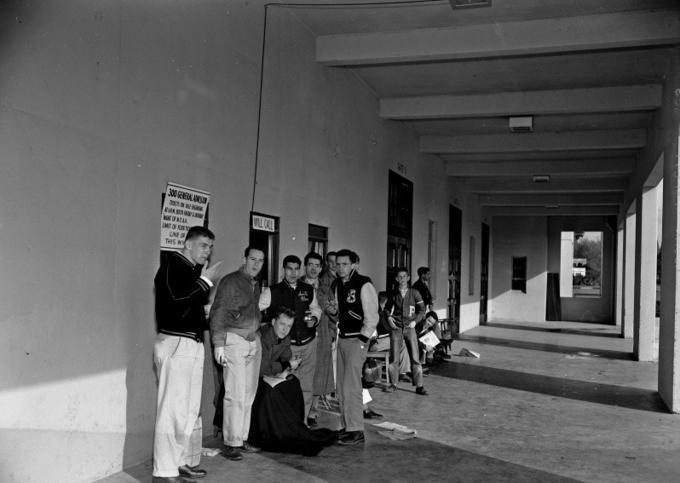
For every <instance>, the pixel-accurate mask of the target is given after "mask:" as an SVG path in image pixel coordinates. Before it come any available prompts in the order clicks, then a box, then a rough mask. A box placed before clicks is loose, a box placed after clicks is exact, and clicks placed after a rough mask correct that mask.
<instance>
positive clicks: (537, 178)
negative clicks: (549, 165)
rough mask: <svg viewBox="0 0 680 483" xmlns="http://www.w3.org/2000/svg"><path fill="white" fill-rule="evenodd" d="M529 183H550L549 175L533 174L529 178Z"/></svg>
mask: <svg viewBox="0 0 680 483" xmlns="http://www.w3.org/2000/svg"><path fill="white" fill-rule="evenodd" d="M531 181H533V182H534V183H550V175H548V174H535V175H533V176H532V177H531Z"/></svg>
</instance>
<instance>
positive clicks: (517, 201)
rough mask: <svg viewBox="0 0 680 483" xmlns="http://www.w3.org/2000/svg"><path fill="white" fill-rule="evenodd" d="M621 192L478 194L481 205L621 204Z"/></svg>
mask: <svg viewBox="0 0 680 483" xmlns="http://www.w3.org/2000/svg"><path fill="white" fill-rule="evenodd" d="M622 202H623V194H622V193H559V194H552V193H522V194H493V195H479V204H480V205H482V206H540V207H545V206H550V205H556V206H583V205H590V206H601V205H621V203H622Z"/></svg>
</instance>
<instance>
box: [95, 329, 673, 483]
mask: <svg viewBox="0 0 680 483" xmlns="http://www.w3.org/2000/svg"><path fill="white" fill-rule="evenodd" d="M463 347H464V348H467V349H470V350H473V351H475V352H477V353H479V354H480V358H479V359H476V358H472V357H459V356H456V355H453V356H452V358H451V360H449V361H445V362H442V363H439V364H437V365H435V366H434V368H433V369H432V372H431V374H430V375H429V376H428V377H427V378H426V385H427V387H428V389H429V390H430V396H429V397H427V398H422V397H418V396H417V395H415V394H414V392H413V389H412V388H411V386H410V385H408V384H402V385H401V388H400V390H398V391H397V392H396V393H394V394H386V393H383V392H381V391H380V389H379V388H375V389H372V390H371V394H372V396H373V398H374V401H373V402H372V403H371V407H372V408H373V409H375V410H376V411H378V412H380V413H382V414H383V415H384V420H385V421H390V422H394V423H398V424H402V425H405V426H408V427H409V428H412V429H416V431H417V435H418V437H417V439H410V440H405V441H392V440H390V439H388V438H386V437H384V436H382V435H379V434H378V433H377V431H378V429H377V428H375V427H371V426H370V425H368V424H367V443H366V445H365V447H364V448H363V449H362V448H356V447H355V448H346V447H340V446H333V447H330V448H328V449H326V450H324V451H322V452H321V453H320V454H319V455H318V456H317V457H312V458H309V457H303V456H298V455H284V454H276V453H267V452H263V453H258V454H254V455H246V457H245V458H244V460H243V461H240V462H231V461H227V460H225V459H224V458H222V457H220V456H216V457H212V458H203V463H202V466H203V467H205V468H206V469H207V470H208V476H207V477H206V478H205V479H203V480H201V481H205V482H206V483H217V482H222V481H240V482H322V481H331V482H345V481H361V482H369V481H370V482H391V481H403V482H414V481H419V482H430V481H451V482H536V483H539V482H542V483H551V482H576V481H584V482H612V483H615V482H616V483H623V482H630V483H641V482H650V483H651V482H658V483H670V482H673V481H677V478H678V475H680V460H679V459H678V458H677V455H678V453H679V452H680V436H679V435H680V420H679V419H678V418H677V417H676V416H674V415H672V414H669V412H668V411H667V409H665V407H664V406H663V404H662V402H661V401H660V399H659V397H658V394H657V393H656V390H655V387H656V371H657V364H656V363H653V362H648V363H643V364H641V363H638V362H635V361H633V358H632V352H631V351H632V346H631V343H630V341H629V340H624V339H621V338H619V337H618V334H617V333H616V330H615V327H612V326H607V325H600V324H589V323H574V322H550V323H546V324H536V323H528V322H512V323H510V322H506V323H504V322H497V323H492V324H489V325H487V326H482V327H477V328H475V329H472V330H470V331H468V332H466V333H465V334H462V335H461V337H460V340H456V341H455V342H454V343H453V347H452V353H453V354H457V353H459V352H460V349H461V348H463ZM370 422H372V421H367V423H370ZM212 443H213V444H211V442H208V443H206V445H207V446H214V447H218V448H219V447H220V444H219V441H212ZM150 475H151V473H150V463H149V462H147V463H145V464H142V465H139V466H136V467H133V468H130V469H129V470H127V471H126V472H124V473H119V474H117V475H114V476H112V477H109V478H106V479H104V480H101V482H100V483H134V482H140V483H148V482H150V481H151V476H150Z"/></svg>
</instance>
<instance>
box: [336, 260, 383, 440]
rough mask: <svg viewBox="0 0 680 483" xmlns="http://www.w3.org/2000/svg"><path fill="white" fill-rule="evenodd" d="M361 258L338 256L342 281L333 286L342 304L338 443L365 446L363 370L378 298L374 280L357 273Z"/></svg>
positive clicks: (338, 389)
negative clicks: (363, 444) (339, 431)
mask: <svg viewBox="0 0 680 483" xmlns="http://www.w3.org/2000/svg"><path fill="white" fill-rule="evenodd" d="M358 261H359V257H358V256H357V254H356V253H354V252H353V251H351V250H340V251H339V252H338V253H337V255H336V267H337V272H338V278H337V280H336V281H335V282H334V283H333V285H334V291H335V294H336V300H337V301H338V329H339V334H338V360H337V394H338V401H339V402H340V415H341V418H342V424H343V426H344V431H343V432H342V433H341V435H340V439H339V440H338V443H339V444H341V445H352V444H357V443H363V442H364V412H363V410H364V405H363V400H362V394H361V389H362V388H361V370H362V367H363V364H364V360H365V359H366V353H367V352H368V339H369V337H371V335H373V332H374V331H375V328H376V326H377V325H378V320H379V316H378V295H377V294H376V292H375V287H374V286H373V284H372V283H371V279H370V278H368V277H364V276H363V275H359V273H357V271H356V269H357V264H358Z"/></svg>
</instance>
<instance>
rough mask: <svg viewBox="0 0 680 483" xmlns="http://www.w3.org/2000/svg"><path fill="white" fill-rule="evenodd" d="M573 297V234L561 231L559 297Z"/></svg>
mask: <svg viewBox="0 0 680 483" xmlns="http://www.w3.org/2000/svg"><path fill="white" fill-rule="evenodd" d="M573 296H574V232H573V231H563V232H562V236H561V245H560V297H565V298H570V297H573Z"/></svg>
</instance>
